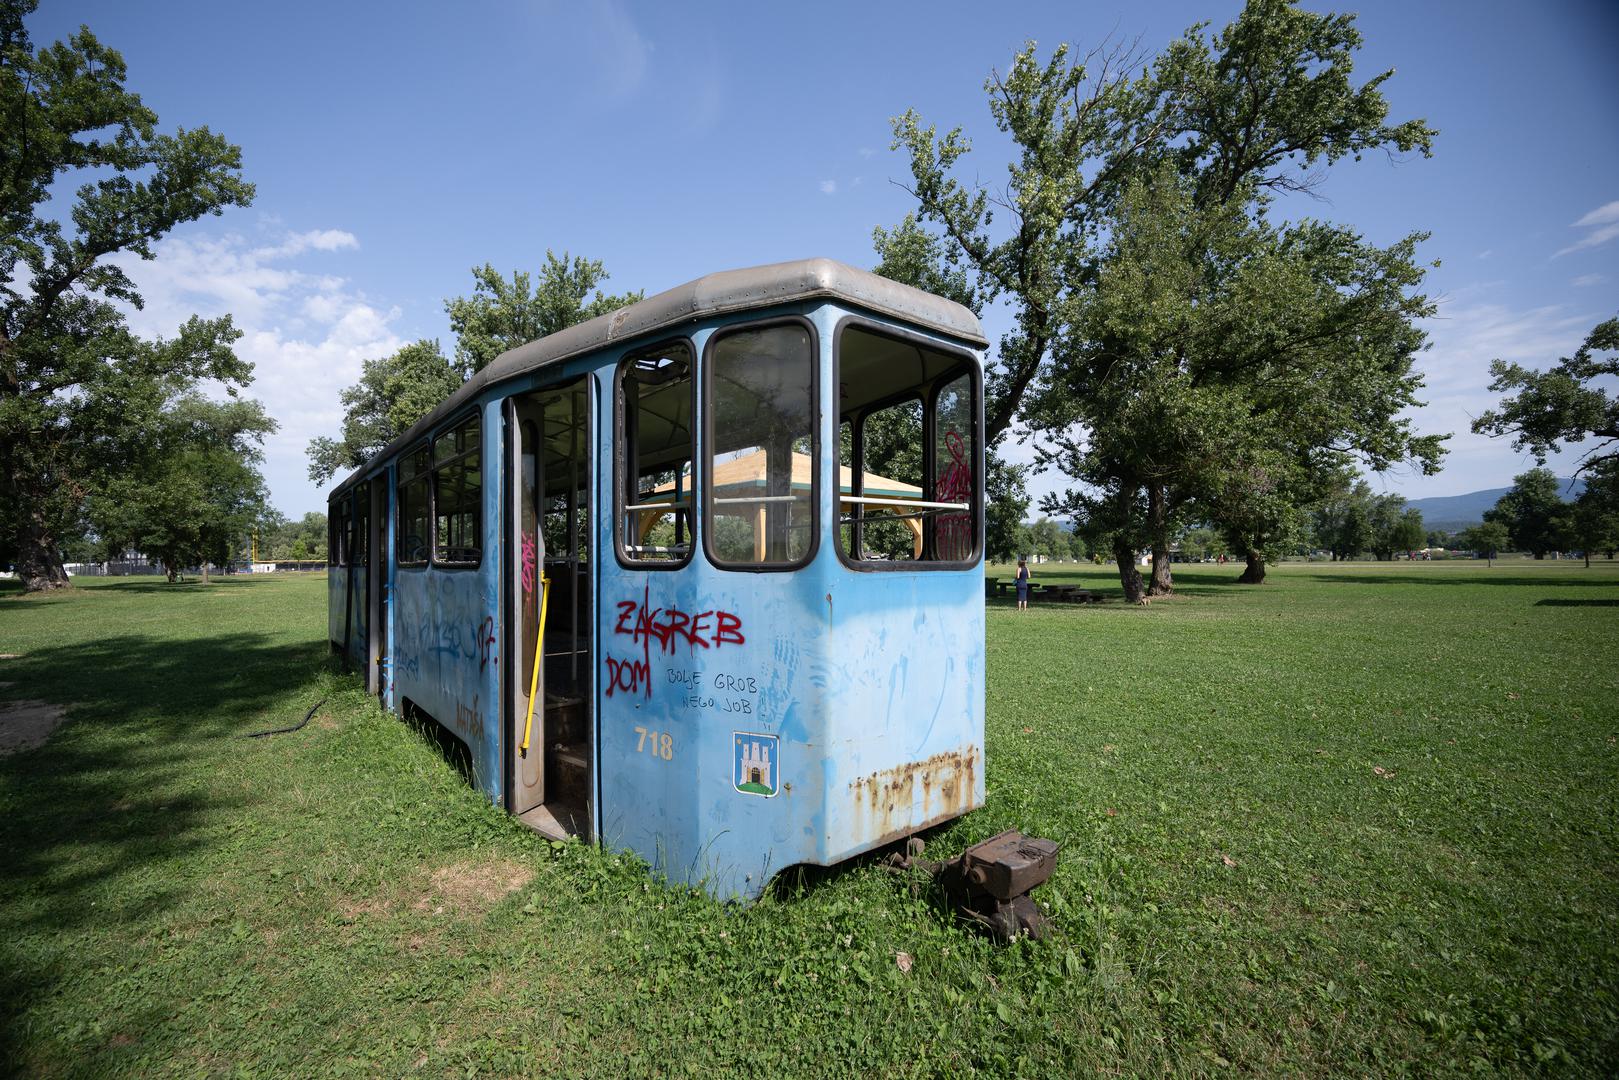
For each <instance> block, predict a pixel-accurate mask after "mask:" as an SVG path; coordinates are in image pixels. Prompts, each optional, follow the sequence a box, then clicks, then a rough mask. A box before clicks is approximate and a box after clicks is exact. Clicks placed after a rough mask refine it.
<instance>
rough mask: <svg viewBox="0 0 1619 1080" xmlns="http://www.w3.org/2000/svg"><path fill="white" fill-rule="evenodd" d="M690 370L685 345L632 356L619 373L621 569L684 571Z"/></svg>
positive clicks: (688, 544) (688, 541)
mask: <svg viewBox="0 0 1619 1080" xmlns="http://www.w3.org/2000/svg"><path fill="white" fill-rule="evenodd" d="M692 367H693V365H692V354H691V347H690V346H689V345H687V344H686V343H685V342H673V343H669V344H665V345H661V346H659V347H657V348H655V349H649V350H647V351H645V352H641V353H637V354H635V355H633V356H630V357H627V358H626V359H625V360H624V362H623V364H622V365H620V367H619V371H618V399H617V400H618V406H617V407H618V425H619V432H620V437H621V439H622V440H623V446H624V453H623V458H622V461H623V465H622V469H623V472H622V475H621V479H620V483H619V489H618V523H619V544H620V548H621V551H622V553H623V558H624V561H625V562H631V563H646V564H653V565H656V564H666V565H683V564H684V563H685V562H686V561H687V560H688V559H689V558H690V557H691V550H692V520H693V515H692V466H693V460H692V452H693V440H692V426H691V425H692Z"/></svg>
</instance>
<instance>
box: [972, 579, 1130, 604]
mask: <svg viewBox="0 0 1619 1080" xmlns="http://www.w3.org/2000/svg"><path fill="white" fill-rule="evenodd" d="M1016 584H1017V583H1016V581H1013V580H1009V579H1006V578H992V577H986V578H985V579H984V598H985V599H986V600H993V599H994V598H996V597H998V596H1005V595H1006V594H1007V592H1008V591H1009V590H1010V589H1012V588H1013V587H1014V586H1015V585H1016ZM1036 596H1046V597H1050V598H1051V599H1053V600H1061V601H1063V602H1065V603H1070V604H1099V603H1101V602H1102V594H1101V593H1097V592H1092V591H1091V590H1089V589H1085V588H1081V587H1080V586H1078V585H1055V584H1047V583H1045V582H1041V581H1031V582H1029V599H1031V600H1032V599H1034V598H1035V597H1036Z"/></svg>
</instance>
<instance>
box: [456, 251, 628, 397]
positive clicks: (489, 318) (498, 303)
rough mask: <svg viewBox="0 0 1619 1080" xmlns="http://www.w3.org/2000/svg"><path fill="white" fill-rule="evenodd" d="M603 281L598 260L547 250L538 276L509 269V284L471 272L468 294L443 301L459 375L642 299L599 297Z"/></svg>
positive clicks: (492, 273)
mask: <svg viewBox="0 0 1619 1080" xmlns="http://www.w3.org/2000/svg"><path fill="white" fill-rule="evenodd" d="M607 278H608V274H607V269H606V267H604V266H603V265H602V263H601V261H600V260H599V259H586V258H584V257H583V256H577V255H576V256H571V257H570V256H569V254H568V253H567V252H566V251H564V252H563V253H562V255H561V256H560V257H559V256H557V255H556V254H554V253H553V252H551V251H550V250H549V249H548V250H547V251H546V253H545V263H544V265H542V266H541V267H540V271H539V274H538V275H537V277H535V276H531V275H530V274H529V273H528V272H527V271H526V270H514V271H512V276H511V277H510V278H509V279H508V278H504V277H502V276H501V275H500V272H499V271H497V270H496V269H495V268H494V267H493V266H490V265H489V264H487V263H485V264H484V265H483V266H476V267H473V269H472V295H471V296H459V297H456V298H455V299H453V300H446V301H445V302H444V310H445V311H446V312H447V313H448V314H449V316H450V329H452V330H454V331H455V336H456V343H455V362H456V366H457V368H459V370H460V372H461V374H462V376H469V375H471V374H472V373H473V372H476V371H481V370H482V369H483V368H485V367H487V366H488V365H489V364H490V362H491V361H493V360H494V359H495V357H497V356H499V355H500V354H501V353H503V352H505V351H506V350H507V349H513V348H516V347H517V346H519V345H525V344H527V343H528V342H530V341H534V340H536V339H537V338H542V337H546V336H547V335H549V334H554V333H556V332H557V331H558V330H565V329H567V328H568V327H570V326H572V325H574V324H575V323H581V322H585V321H586V320H588V319H594V318H595V317H596V316H598V315H605V314H607V313H608V312H610V311H616V310H618V309H619V308H621V307H624V306H626V305H628V304H633V303H635V302H636V301H637V300H639V299H641V298H642V297H643V296H645V295H646V294H645V293H643V292H628V293H623V294H620V295H617V296H614V295H612V294H610V293H607V292H604V291H602V290H601V288H600V286H601V283H602V282H604V281H606V280H607Z"/></svg>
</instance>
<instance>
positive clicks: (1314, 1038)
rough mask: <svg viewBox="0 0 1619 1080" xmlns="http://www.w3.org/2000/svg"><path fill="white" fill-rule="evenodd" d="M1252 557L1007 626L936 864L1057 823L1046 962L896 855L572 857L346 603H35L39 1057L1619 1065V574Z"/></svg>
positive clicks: (26, 823)
mask: <svg viewBox="0 0 1619 1080" xmlns="http://www.w3.org/2000/svg"><path fill="white" fill-rule="evenodd" d="M1236 573H1237V568H1234V567H1222V568H1214V567H1207V568H1203V567H1198V568H1189V569H1186V570H1184V571H1183V572H1182V573H1181V574H1180V575H1179V576H1178V578H1179V583H1180V587H1181V592H1182V595H1180V596H1178V597H1176V598H1174V599H1171V600H1162V601H1157V602H1155V603H1154V604H1153V605H1152V606H1151V607H1150V608H1136V607H1126V606H1124V605H1122V604H1119V603H1117V602H1115V603H1112V604H1109V605H1103V606H1101V607H1085V608H1069V607H1061V608H1039V607H1037V608H1036V609H1035V610H1034V611H1031V612H1029V613H1027V614H1024V615H1019V614H1017V613H1016V612H1014V611H1013V610H1011V605H1010V601H1007V602H1004V603H1000V604H995V605H992V610H991V612H990V618H989V642H988V648H989V659H990V663H989V674H990V705H989V731H988V743H989V746H988V788H989V795H988V799H989V805H988V806H987V807H986V808H985V809H984V810H981V811H979V812H977V813H975V814H973V815H971V816H969V817H968V818H966V819H965V820H963V821H961V822H959V823H957V824H956V825H955V826H953V827H950V828H948V829H946V830H944V831H942V832H940V833H938V834H936V835H935V836H934V837H932V838H931V840H930V845H929V846H930V851H934V850H936V851H938V852H940V853H942V854H950V853H954V852H956V851H959V850H960V849H961V848H962V847H963V846H965V845H966V844H968V843H970V842H972V841H975V840H978V839H981V838H983V837H986V836H989V835H991V834H992V833H994V832H996V831H999V830H1000V829H1002V828H1005V827H1008V826H1017V827H1020V828H1023V829H1024V830H1025V831H1028V832H1031V833H1034V834H1037V835H1043V836H1049V837H1053V838H1055V839H1057V840H1059V841H1061V843H1062V844H1063V851H1062V856H1061V865H1060V867H1059V870H1058V872H1057V875H1056V877H1055V879H1054V880H1053V882H1052V883H1051V884H1049V885H1048V886H1046V887H1044V888H1043V889H1041V890H1040V891H1039V893H1037V895H1038V896H1039V897H1040V899H1041V900H1042V902H1043V903H1044V904H1045V905H1046V906H1047V907H1048V909H1049V910H1050V911H1051V913H1052V915H1053V917H1054V919H1055V921H1056V923H1057V926H1058V928H1059V930H1058V933H1057V935H1056V936H1055V938H1054V939H1052V940H1049V941H1046V942H1041V943H1028V942H1024V943H1019V944H1018V945H1016V946H1013V947H1011V948H1005V949H1001V948H996V947H994V946H992V945H991V944H989V943H988V942H987V941H985V940H983V939H981V938H979V937H977V936H975V935H974V934H972V933H969V932H967V931H965V930H963V929H960V928H958V927H957V926H955V925H953V924H952V923H951V922H950V921H949V919H948V918H947V917H946V916H944V915H943V914H941V912H940V911H939V910H938V909H937V908H936V907H935V906H934V904H933V902H932V900H931V898H930V896H929V894H928V893H927V891H926V890H925V889H923V890H920V891H919V892H920V895H913V890H912V888H911V885H910V883H908V882H907V881H905V880H903V879H901V878H898V877H896V876H894V875H892V874H890V873H887V872H885V871H883V870H881V869H880V868H878V867H876V866H874V865H872V864H871V863H870V862H869V861H865V862H859V861H857V862H856V863H854V864H852V865H850V866H848V867H845V868H843V869H841V870H839V871H836V872H832V873H826V874H816V875H803V876H797V877H794V878H793V879H792V880H789V881H787V882H784V883H782V884H781V887H780V888H778V890H777V891H776V893H775V894H773V895H771V896H769V897H767V898H766V899H765V900H763V901H762V902H760V903H758V904H755V905H753V906H751V907H745V908H744V907H735V906H725V905H720V904H716V903H714V902H712V901H710V900H708V899H707V898H705V897H703V896H701V895H697V894H692V893H690V892H686V891H675V890H671V889H667V888H663V887H660V886H659V885H657V884H655V883H652V882H650V881H649V880H648V879H647V877H646V874H645V872H644V870H643V868H642V867H641V866H640V865H639V864H638V863H636V862H635V861H634V860H632V859H629V858H624V857H620V856H615V855H612V854H609V853H605V852H601V851H598V850H595V849H592V848H588V847H584V846H581V845H578V844H568V845H552V844H549V843H547V842H544V841H542V840H540V839H539V838H537V837H535V836H533V835H532V834H530V833H528V832H527V831H526V830H525V829H524V828H523V827H522V826H520V825H518V824H516V823H515V822H513V821H511V820H509V819H508V818H506V817H505V816H504V815H502V814H501V813H500V812H498V811H496V810H494V809H492V808H490V807H489V806H488V805H487V804H485V803H484V801H483V799H482V798H481V797H480V796H478V795H476V794H475V793H473V792H472V791H470V790H469V789H468V788H467V787H466V786H465V784H464V783H463V781H462V780H461V779H460V777H459V775H458V774H457V773H456V772H455V770H454V769H453V768H452V767H451V766H449V765H448V764H446V762H445V760H444V759H443V758H442V757H441V756H440V755H439V754H438V752H437V751H436V750H435V749H434V747H433V745H432V744H431V742H430V741H428V740H426V739H424V738H422V737H421V735H419V734H418V733H416V732H414V731H413V730H412V729H411V728H410V727H408V726H406V725H405V724H403V723H401V722H399V721H398V720H396V719H394V718H391V717H388V716H384V715H382V714H381V713H379V712H378V711H377V710H376V708H375V707H374V705H373V704H371V702H370V701H369V700H368V699H367V698H366V697H365V696H364V694H363V693H362V692H361V691H360V690H359V689H358V687H357V685H356V683H355V681H354V680H353V679H352V678H349V677H346V676H342V675H339V674H337V673H335V672H334V671H333V670H332V669H331V668H330V667H329V665H328V661H327V659H326V655H325V647H324V644H323V640H322V639H323V637H324V625H325V624H324V618H325V616H324V610H323V605H324V602H325V601H324V596H325V593H324V580H323V579H320V578H314V577H298V578H281V579H255V580H230V581H226V582H222V583H218V584H215V585H212V586H208V587H203V586H200V585H181V586H173V587H170V586H166V585H163V584H162V583H160V582H157V581H150V580H145V581H132V582H112V583H96V584H91V585H89V586H87V587H81V588H79V589H76V590H75V591H74V592H73V593H72V594H71V595H67V596H60V597H50V598H45V599H34V598H28V599H25V598H21V597H17V596H16V595H15V594H13V593H7V594H5V595H4V596H3V597H0V653H9V654H19V655H17V657H16V658H14V659H5V660H0V699H4V700H21V699H32V700H44V701H50V702H56V703H60V704H71V705H72V710H71V712H70V714H69V716H70V719H69V722H68V723H67V724H66V725H64V726H63V727H62V728H60V729H59V730H58V731H57V732H56V734H55V736H54V737H53V738H52V740H51V741H50V742H49V743H47V744H46V745H45V746H43V747H41V748H39V749H35V750H31V751H25V752H22V753H19V754H16V755H13V756H10V757H4V758H0V865H3V867H4V870H3V872H0V1072H20V1073H23V1074H34V1075H48V1076H57V1075H62V1076H105V1075H109V1074H125V1075H132V1074H140V1075H147V1074H164V1075H169V1074H182V1075H199V1074H201V1075H209V1074H234V1073H244V1074H257V1075H269V1074H281V1075H317V1074H318V1075H326V1074H355V1075H366V1076H372V1075H404V1074H412V1073H415V1074H420V1075H427V1076H442V1075H451V1074H454V1075H528V1074H559V1075H581V1074H600V1075H606V1076H626V1075H641V1074H666V1075H667V1074H676V1075H679V1074H691V1075H709V1074H714V1073H724V1072H735V1073H745V1074H749V1075H766V1074H774V1073H798V1074H808V1073H850V1072H853V1073H861V1074H869V1075H883V1076H892V1075H959V1074H962V1073H967V1072H973V1071H980V1072H985V1073H996V1074H1021V1075H1090V1074H1093V1073H1113V1074H1147V1073H1163V1072H1176V1073H1215V1072H1223V1071H1235V1072H1243V1073H1266V1074H1277V1073H1279V1074H1288V1075H1297V1074H1314V1075H1327V1074H1333V1075H1337V1074H1345V1073H1375V1074H1390V1073H1420V1074H1424V1075H1428V1074H1437V1073H1461V1072H1473V1071H1477V1070H1480V1069H1484V1070H1497V1071H1508V1072H1541V1071H1544V1072H1549V1073H1555V1074H1568V1073H1585V1074H1611V1073H1613V1071H1614V1070H1615V1068H1616V1067H1619V1000H1616V991H1619V745H1616V740H1619V570H1616V569H1615V568H1614V567H1612V566H1608V565H1598V566H1595V567H1593V568H1591V569H1589V570H1587V569H1584V568H1583V567H1581V566H1579V565H1578V564H1577V563H1563V564H1543V565H1535V564H1526V563H1513V564H1506V565H1499V566H1497V567H1495V568H1494V569H1493V570H1490V569H1486V568H1485V567H1483V566H1482V565H1475V564H1456V563H1450V564H1433V565H1419V566H1411V565H1400V564H1396V565H1382V566H1370V567H1367V566H1361V567H1347V568H1334V567H1330V566H1323V565H1312V566H1288V567H1282V568H1278V569H1276V570H1273V573H1272V580H1271V583H1270V584H1268V585H1266V586H1263V587H1261V588H1257V589H1255V588H1242V587H1238V586H1235V585H1231V584H1228V583H1227V582H1228V581H1229V579H1231V578H1233V577H1234V576H1235V575H1236ZM1040 577H1042V578H1045V579H1047V580H1072V581H1081V582H1087V583H1091V584H1095V585H1099V586H1103V587H1109V588H1112V589H1113V590H1115V591H1116V589H1117V585H1116V582H1115V581H1113V580H1112V579H1110V578H1109V576H1108V575H1107V574H1106V572H1105V571H1104V570H1103V569H1100V568H1098V569H1095V570H1090V569H1088V568H1087V570H1086V571H1084V572H1080V571H1073V572H1070V573H1066V574H1062V573H1055V572H1054V573H1049V574H1041V575H1040ZM321 698H326V699H327V701H326V704H325V705H324V706H323V707H322V708H321V709H320V710H318V711H317V712H316V714H315V719H314V721H313V722H312V723H311V724H310V725H309V726H308V727H307V728H305V729H304V730H302V731H300V732H297V733H295V734H291V735H281V736H275V737H272V738H266V739H254V740H245V739H242V738H240V737H239V736H241V735H242V734H243V733H245V732H250V731H254V730H259V729H263V728H267V727H278V726H283V725H286V724H291V723H294V722H296V721H297V720H298V719H299V718H300V717H301V716H302V715H303V714H304V712H305V710H307V709H308V708H309V707H310V706H311V705H313V704H314V703H315V702H316V701H318V700H320V699H321ZM898 953H905V954H908V956H909V957H911V958H913V961H914V963H913V965H912V966H911V969H910V971H909V972H906V971H903V970H901V967H900V965H898V964H897V963H896V954H898Z"/></svg>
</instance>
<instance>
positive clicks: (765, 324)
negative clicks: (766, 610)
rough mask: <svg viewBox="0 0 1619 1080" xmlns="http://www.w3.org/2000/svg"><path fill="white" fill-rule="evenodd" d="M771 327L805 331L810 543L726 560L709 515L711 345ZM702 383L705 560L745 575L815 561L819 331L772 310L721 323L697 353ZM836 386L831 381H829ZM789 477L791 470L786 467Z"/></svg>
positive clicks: (786, 570) (799, 567) (802, 320)
mask: <svg viewBox="0 0 1619 1080" xmlns="http://www.w3.org/2000/svg"><path fill="white" fill-rule="evenodd" d="M774 326H795V327H798V328H800V329H802V330H803V331H804V332H805V333H806V334H808V335H809V354H810V386H809V395H810V498H809V506H810V520H809V530H810V534H809V535H810V542H809V547H808V548H807V549H806V550H805V552H804V555H803V557H802V558H800V559H797V560H795V561H793V562H779V563H776V562H753V561H751V560H750V561H746V562H728V561H726V560H724V559H721V558H719V557H718V556H717V555H715V553H714V548H713V540H714V529H713V517H714V499H713V493H714V349H715V347H716V346H717V345H718V344H719V343H720V342H722V341H724V340H725V339H726V338H728V337H732V336H734V335H736V334H741V333H749V332H753V331H758V330H769V329H770V328H771V327H774ZM701 376H702V382H703V397H702V405H703V423H702V429H703V440H702V445H701V447H699V450H700V452H701V454H702V459H703V467H702V475H701V481H700V482H701V484H702V492H703V493H702V499H701V505H702V513H701V514H700V515H699V516H700V517H701V519H702V528H701V529H700V530H699V531H700V532H701V533H702V542H703V544H702V546H703V555H704V557H705V558H707V559H708V562H709V565H710V566H713V567H714V568H715V569H718V570H735V571H739V572H741V573H746V574H781V573H790V572H792V571H794V570H802V569H804V568H805V567H806V566H809V565H810V564H811V563H813V562H814V561H815V557H816V556H817V555H819V554H820V551H821V454H822V453H823V452H824V448H823V445H822V443H823V440H822V438H821V420H822V417H821V336H820V334H819V333H817V332H816V329H815V324H814V323H813V322H811V321H810V320H809V319H808V318H807V317H805V316H803V315H774V316H769V317H766V318H763V319H755V320H753V321H750V322H740V323H734V324H732V325H729V326H724V327H720V328H719V329H717V330H715V331H714V332H713V333H712V334H710V335H709V337H708V340H707V341H705V342H704V343H703V357H702V372H701ZM834 385H835V384H834ZM788 475H789V482H790V478H791V472H790V471H789V474H788Z"/></svg>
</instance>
